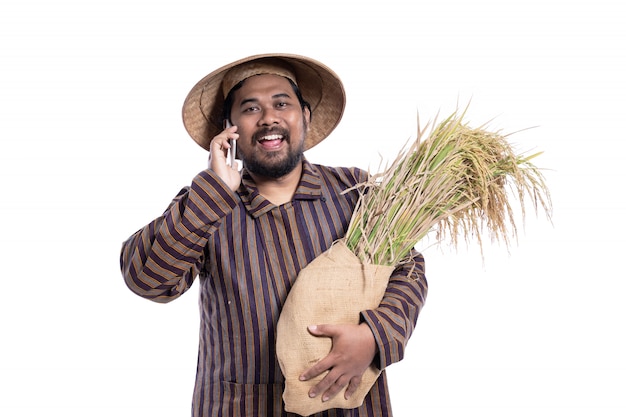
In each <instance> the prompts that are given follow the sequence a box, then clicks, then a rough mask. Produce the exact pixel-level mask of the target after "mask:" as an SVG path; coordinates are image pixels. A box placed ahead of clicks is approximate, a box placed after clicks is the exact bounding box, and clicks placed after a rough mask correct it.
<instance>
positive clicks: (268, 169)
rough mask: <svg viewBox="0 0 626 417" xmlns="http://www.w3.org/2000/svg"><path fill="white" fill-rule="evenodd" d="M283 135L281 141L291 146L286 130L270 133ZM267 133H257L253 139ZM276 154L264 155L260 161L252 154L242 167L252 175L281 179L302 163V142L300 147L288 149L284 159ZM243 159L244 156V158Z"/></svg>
mask: <svg viewBox="0 0 626 417" xmlns="http://www.w3.org/2000/svg"><path fill="white" fill-rule="evenodd" d="M272 133H277V134H281V135H283V139H282V140H283V141H284V142H287V143H288V144H290V145H291V137H290V135H289V132H287V131H286V130H280V131H272ZM267 134H268V132H267V131H264V132H259V133H257V134H256V135H255V137H257V136H258V137H261V136H264V135H267ZM280 155H281V154H279V153H278V152H274V153H271V152H270V153H266V154H265V158H264V160H261V159H259V158H257V157H256V155H254V154H252V155H250V156H249V157H247V158H245V159H244V161H243V162H244V166H245V167H246V169H247V170H248V171H250V172H251V173H253V174H256V175H260V176H263V177H267V178H281V177H284V176H285V175H287V174H289V173H290V172H291V171H293V170H294V169H295V168H296V167H297V166H298V164H300V163H302V158H303V157H304V140H301V141H300V145H299V146H298V147H297V148H291V147H289V149H288V153H287V155H286V156H285V157H281V156H280ZM244 157H245V156H244Z"/></svg>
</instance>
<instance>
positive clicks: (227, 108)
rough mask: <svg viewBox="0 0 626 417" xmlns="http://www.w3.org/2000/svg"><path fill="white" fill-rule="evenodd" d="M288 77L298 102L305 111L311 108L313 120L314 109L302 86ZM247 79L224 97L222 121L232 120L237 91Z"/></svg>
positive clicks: (310, 112)
mask: <svg viewBox="0 0 626 417" xmlns="http://www.w3.org/2000/svg"><path fill="white" fill-rule="evenodd" d="M285 78H286V79H287V81H289V84H291V88H293V92H294V93H295V94H296V97H297V98H298V102H300V107H302V110H303V111H304V108H305V107H306V108H307V109H309V120H311V119H312V118H313V111H312V110H311V105H310V104H309V102H308V101H306V100H305V99H304V97H302V93H301V92H300V88H298V86H297V85H296V83H294V82H293V81H291V79H289V78H287V77H285ZM246 80H247V78H246V79H243V80H241V81H239V82H238V83H237V84H235V85H234V86H233V88H231V89H230V91H229V92H228V95H227V96H226V98H225V99H224V108H223V109H222V123H223V121H224V120H230V113H231V111H232V108H233V100H234V97H235V91H237V90H239V89H240V88H241V86H243V83H244V82H245V81H246Z"/></svg>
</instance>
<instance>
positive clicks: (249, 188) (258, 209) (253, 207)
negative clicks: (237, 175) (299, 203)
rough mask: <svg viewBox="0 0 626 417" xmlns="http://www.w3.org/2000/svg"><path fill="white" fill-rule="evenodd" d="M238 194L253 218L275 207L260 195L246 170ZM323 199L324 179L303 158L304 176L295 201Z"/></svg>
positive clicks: (294, 197) (295, 194)
mask: <svg viewBox="0 0 626 417" xmlns="http://www.w3.org/2000/svg"><path fill="white" fill-rule="evenodd" d="M237 193H238V194H239V196H240V197H241V201H242V202H243V204H244V206H245V207H246V210H247V211H248V212H249V213H250V215H251V216H252V217H259V216H261V215H262V214H264V213H267V212H268V211H270V210H271V209H273V208H274V207H276V206H275V205H274V204H272V203H271V202H270V201H269V200H267V199H266V198H265V197H263V196H262V195H261V194H259V190H258V188H257V186H256V183H255V182H254V180H253V179H252V176H250V173H249V172H248V171H247V170H246V169H245V168H244V169H243V171H242V173H241V185H240V186H239V190H237ZM320 198H322V178H321V176H320V174H319V172H318V171H317V169H316V168H315V167H314V166H313V165H312V164H311V163H310V162H309V161H307V160H306V158H303V161H302V176H301V177H300V182H299V183H298V186H297V188H296V192H295V193H294V195H293V199H292V201H293V200H317V199H320Z"/></svg>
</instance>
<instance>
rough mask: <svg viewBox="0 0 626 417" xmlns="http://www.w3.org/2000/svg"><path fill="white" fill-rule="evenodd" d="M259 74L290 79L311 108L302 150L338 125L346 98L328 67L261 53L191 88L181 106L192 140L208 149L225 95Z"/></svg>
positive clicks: (218, 126) (218, 125) (216, 130)
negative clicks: (243, 81) (245, 80)
mask: <svg viewBox="0 0 626 417" xmlns="http://www.w3.org/2000/svg"><path fill="white" fill-rule="evenodd" d="M260 74H275V75H281V76H283V77H287V78H289V79H291V80H292V81H293V82H294V83H296V85H298V87H299V88H300V91H301V93H302V97H303V98H304V100H306V101H308V102H309V104H310V105H311V110H312V113H313V116H312V118H311V125H310V128H309V132H308V134H307V137H306V139H305V142H304V148H305V150H306V149H310V148H312V147H313V146H315V145H317V144H318V143H319V142H321V141H322V140H324V139H325V138H326V137H327V136H328V135H329V134H330V132H332V131H333V129H335V127H336V126H337V124H339V120H341V116H342V115H343V110H344V107H345V102H346V96H345V91H344V88H343V84H342V83H341V80H340V79H339V77H338V76H337V75H336V74H335V73H334V72H333V71H332V70H331V69H330V68H328V67H327V66H325V65H324V64H322V63H320V62H317V61H315V60H313V59H311V58H307V57H304V56H300V55H290V54H263V55H254V56H250V57H247V58H243V59H240V60H238V61H235V62H233V63H230V64H228V65H225V66H223V67H221V68H219V69H217V70H215V71H213V72H212V73H210V74H209V75H207V76H206V77H204V78H203V79H201V80H200V81H199V82H198V83H197V84H196V85H195V86H194V87H193V88H192V89H191V91H190V92H189V94H188V95H187V98H186V99H185V103H184V104H183V123H184V125H185V129H187V132H188V133H189V135H190V136H191V137H192V139H193V140H195V141H196V142H197V143H198V144H199V145H200V146H202V147H203V148H204V149H207V150H209V144H210V142H211V140H213V138H214V137H215V136H217V135H218V134H219V133H220V132H221V131H222V130H224V128H223V123H222V114H223V112H222V107H223V105H224V99H225V98H226V96H227V95H228V92H229V91H230V90H231V88H232V87H233V86H235V85H236V84H237V83H239V82H240V81H242V80H244V79H246V78H248V77H251V76H253V75H260Z"/></svg>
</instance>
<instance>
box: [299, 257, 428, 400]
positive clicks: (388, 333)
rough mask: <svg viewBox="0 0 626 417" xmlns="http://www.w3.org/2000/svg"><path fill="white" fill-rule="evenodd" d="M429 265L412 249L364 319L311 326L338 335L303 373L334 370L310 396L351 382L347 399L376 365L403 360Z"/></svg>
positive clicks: (334, 392) (325, 397) (331, 393)
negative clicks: (367, 370)
mask: <svg viewBox="0 0 626 417" xmlns="http://www.w3.org/2000/svg"><path fill="white" fill-rule="evenodd" d="M424 269H425V268H424V258H423V257H422V255H421V254H420V253H418V252H417V251H412V252H411V256H410V257H409V258H408V260H407V262H405V263H402V264H401V265H400V266H399V267H398V268H396V269H395V270H394V272H393V273H392V275H391V277H390V279H389V284H388V285H387V290H386V291H385V295H384V297H383V299H382V301H381V303H380V305H379V306H378V308H376V309H373V310H366V311H363V312H361V324H359V325H354V324H339V325H337V324H322V325H317V326H313V327H309V331H310V332H311V334H313V335H315V336H325V337H330V338H332V340H333V342H332V348H331V351H330V353H329V354H328V356H326V357H325V358H323V359H322V360H320V361H319V362H318V363H316V364H315V365H313V366H312V367H311V368H309V369H307V370H306V371H305V372H304V373H303V374H302V375H301V379H302V380H308V379H310V378H313V377H316V376H318V375H320V374H321V373H322V372H325V371H327V370H329V371H330V372H329V373H328V374H327V375H326V376H325V377H324V378H323V379H322V381H320V382H319V383H318V384H317V385H316V386H315V387H313V388H311V390H310V391H309V396H311V397H316V396H318V395H320V394H322V395H323V396H322V400H323V401H326V400H328V399H330V398H333V397H334V396H335V395H337V393H339V392H340V391H341V390H342V389H343V388H344V387H346V386H347V389H346V392H345V396H346V399H347V398H348V397H350V396H351V395H352V394H353V393H354V392H355V391H356V389H357V387H358V385H359V384H360V382H361V377H362V376H363V373H364V372H365V370H366V369H367V368H368V367H369V366H370V364H372V363H373V364H374V365H376V367H378V368H379V369H381V370H382V369H384V368H385V367H387V366H389V365H390V364H392V363H394V362H398V361H400V360H401V359H402V357H403V356H404V349H405V347H406V344H407V342H408V340H409V337H410V336H411V334H412V332H413V328H414V327H415V323H416V322H417V317H418V315H419V312H420V311H421V309H422V307H423V305H424V301H425V299H426V294H427V292H428V284H427V282H426V276H425V274H424Z"/></svg>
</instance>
